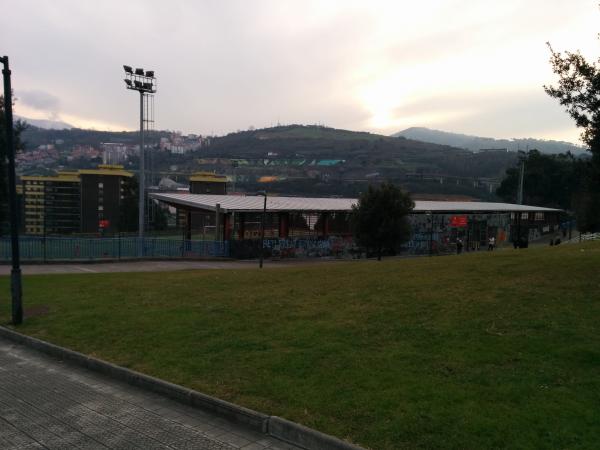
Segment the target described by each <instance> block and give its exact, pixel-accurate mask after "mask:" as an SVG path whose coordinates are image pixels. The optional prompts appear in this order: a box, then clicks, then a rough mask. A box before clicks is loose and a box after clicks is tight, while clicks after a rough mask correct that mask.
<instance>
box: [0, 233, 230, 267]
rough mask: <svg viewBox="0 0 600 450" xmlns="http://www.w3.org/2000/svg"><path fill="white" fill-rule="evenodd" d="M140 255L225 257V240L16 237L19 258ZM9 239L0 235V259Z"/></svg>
mask: <svg viewBox="0 0 600 450" xmlns="http://www.w3.org/2000/svg"><path fill="white" fill-rule="evenodd" d="M140 246H141V247H142V255H143V256H141V257H142V258H153V257H154V258H203V257H228V256H229V243H228V242H219V241H188V240H182V239H167V238H153V237H146V238H138V237H113V238H70V237H45V238H44V237H38V236H23V237H20V238H19V250H20V254H21V259H22V260H35V261H53V260H54V261H56V260H96V259H121V258H123V259H130V258H139V257H140ZM10 258H11V242H10V239H9V238H0V260H4V261H7V260H10Z"/></svg>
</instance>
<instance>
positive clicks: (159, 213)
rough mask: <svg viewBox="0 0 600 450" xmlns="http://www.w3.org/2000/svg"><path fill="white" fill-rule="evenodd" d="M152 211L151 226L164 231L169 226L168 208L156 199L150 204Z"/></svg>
mask: <svg viewBox="0 0 600 450" xmlns="http://www.w3.org/2000/svg"><path fill="white" fill-rule="evenodd" d="M150 208H151V211H152V219H151V223H150V226H151V227H152V229H153V230H156V231H164V230H166V229H167V228H168V227H169V215H168V213H167V210H166V208H163V207H162V206H161V205H159V204H157V203H156V200H154V201H153V203H152V204H151V206H150Z"/></svg>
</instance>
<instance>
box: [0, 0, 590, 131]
mask: <svg viewBox="0 0 600 450" xmlns="http://www.w3.org/2000/svg"><path fill="white" fill-rule="evenodd" d="M13 3H14V4H12V5H11V11H10V14H5V15H0V42H2V43H3V49H4V50H3V51H4V52H6V54H9V55H10V56H11V63H12V66H13V86H14V88H15V90H16V93H17V94H18V95H19V97H20V98H21V100H20V102H21V103H22V107H23V108H25V107H27V109H29V110H31V111H35V112H38V113H40V114H41V113H43V114H45V115H46V117H51V118H52V117H56V116H59V115H60V116H61V117H62V118H63V119H65V118H66V117H67V116H68V117H75V118H78V120H79V123H82V124H84V123H87V122H86V121H90V122H94V123H96V124H122V125H120V126H122V127H125V128H131V129H135V128H136V126H137V115H138V100H137V97H136V96H135V95H134V93H132V92H131V91H126V90H125V88H124V85H123V81H122V64H128V65H133V66H138V67H144V68H146V69H153V70H155V72H156V74H157V77H158V93H157V95H156V98H155V105H156V127H157V128H163V129H179V130H182V131H187V132H197V133H198V132H199V133H204V134H206V133H211V132H215V133H226V132H229V131H232V130H236V129H245V128H246V127H248V126H249V125H254V126H257V127H260V126H268V125H271V124H274V123H277V122H278V121H279V122H282V123H293V122H303V123H315V122H321V123H326V124H327V125H330V126H334V127H340V128H351V129H356V130H360V129H363V130H369V131H379V132H384V131H385V132H388V131H389V132H390V133H391V132H394V131H397V127H399V126H404V127H408V126H411V125H419V124H424V123H429V124H447V125H448V126H450V125H452V126H466V127H469V128H473V129H474V130H473V131H474V132H475V133H476V134H482V133H483V132H486V133H488V132H490V131H491V132H490V134H491V135H499V134H504V133H508V132H511V130H515V132H519V134H521V132H522V133H523V134H529V135H533V134H534V133H536V132H539V131H540V130H546V131H547V132H548V133H552V129H555V130H558V129H559V128H558V127H559V125H558V124H559V122H560V120H559V119H558V118H557V117H558V115H559V114H560V115H561V117H562V116H563V114H562V111H561V110H560V109H559V108H558V107H556V105H555V106H554V109H553V110H552V111H554V112H553V113H552V116H551V117H550V116H549V115H548V111H549V110H548V107H549V104H548V101H545V102H544V101H541V100H539V98H540V97H543V96H544V94H543V93H540V92H539V90H540V86H541V85H543V84H544V83H548V82H551V76H552V73H551V71H550V68H549V65H548V53H547V49H546V47H545V44H544V43H545V42H546V41H547V40H550V41H552V43H553V45H555V48H557V49H563V48H566V49H572V48H577V46H578V45H580V44H579V43H581V45H584V44H586V43H588V41H589V42H593V43H594V44H596V43H597V40H596V33H597V18H598V17H597V5H596V3H597V0H579V1H578V2H564V1H563V0H530V1H528V2H523V1H520V0H506V1H505V2H493V1H491V0H490V1H471V0H428V1H427V2H410V1H408V0H402V1H400V0H389V1H384V0H371V1H370V2H364V1H360V0H344V1H336V0H305V1H302V2H298V1H292V0H255V1H252V2H247V1H243V0H230V1H227V2H221V1H216V0H205V1H202V2H192V1H184V0H173V1H170V2H164V1H160V0H131V1H128V2H121V1H117V0H105V1H102V2H95V3H90V2H82V1H79V0H54V1H52V2H47V1H44V0H19V1H18V2H13ZM574 46H575V47H574ZM582 50H586V48H582ZM488 91H495V92H497V93H498V95H497V96H496V97H494V98H492V97H493V96H487V94H485V95H484V96H483V97H482V92H488ZM50 93H51V94H50ZM505 93H506V94H507V97H506V99H507V101H513V102H515V103H514V104H513V105H510V104H506V102H503V99H502V98H501V97H502V96H503V95H504V94H505ZM511 93H516V94H514V95H513V94H511ZM529 94H531V95H532V96H533V97H531V96H529ZM488 97H489V98H488ZM485 98H487V100H485ZM446 99H449V100H446ZM526 99H529V100H531V102H532V103H531V107H528V106H527V105H525V104H524V101H525V100H526ZM436 100H437V107H434V106H433V104H434V103H436ZM484 100H485V101H484ZM444 103H446V105H445V106H443V105H442V104H444ZM534 108H541V110H537V109H534ZM515 111H516V112H515ZM519 111H527V112H519ZM481 117H487V119H486V120H480V118H481ZM469 121H470V122H469ZM410 122H412V123H410ZM526 124H527V126H529V127H530V128H529V131H527V129H525V126H526ZM550 124H552V125H550ZM115 126H119V125H115ZM568 126H569V121H568V117H565V118H564V122H563V125H561V126H560V129H561V130H564V129H565V128H566V127H568ZM571 126H572V125H571ZM475 128H477V129H475ZM572 129H574V127H572ZM574 134H576V133H574Z"/></svg>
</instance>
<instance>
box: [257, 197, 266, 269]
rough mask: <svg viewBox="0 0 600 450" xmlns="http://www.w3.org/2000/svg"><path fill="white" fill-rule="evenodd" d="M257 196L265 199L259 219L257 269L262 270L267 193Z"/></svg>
mask: <svg viewBox="0 0 600 450" xmlns="http://www.w3.org/2000/svg"><path fill="white" fill-rule="evenodd" d="M257 194H258V195H262V196H263V197H264V198H265V201H264V203H263V212H262V217H261V219H260V256H259V260H258V268H259V269H262V267H263V259H264V253H265V216H266V215H267V191H259V192H257Z"/></svg>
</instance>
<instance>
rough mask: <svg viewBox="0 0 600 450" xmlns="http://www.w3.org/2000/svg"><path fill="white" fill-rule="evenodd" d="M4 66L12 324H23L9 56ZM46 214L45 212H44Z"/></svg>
mask: <svg viewBox="0 0 600 450" xmlns="http://www.w3.org/2000/svg"><path fill="white" fill-rule="evenodd" d="M0 62H2V64H3V65H4V68H3V69H2V77H3V78H4V119H5V123H4V127H5V132H6V156H7V157H8V196H9V214H10V238H11V250H12V269H11V272H10V291H11V296H12V323H13V324H14V325H19V324H21V323H23V299H22V292H23V291H22V288H21V267H20V257H19V209H18V205H17V185H16V176H15V143H14V130H13V115H12V87H11V85H10V67H9V65H8V56H4V57H2V58H0ZM44 213H45V211H44Z"/></svg>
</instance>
